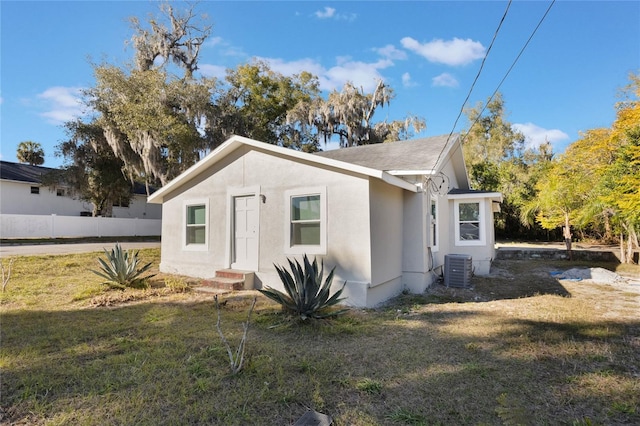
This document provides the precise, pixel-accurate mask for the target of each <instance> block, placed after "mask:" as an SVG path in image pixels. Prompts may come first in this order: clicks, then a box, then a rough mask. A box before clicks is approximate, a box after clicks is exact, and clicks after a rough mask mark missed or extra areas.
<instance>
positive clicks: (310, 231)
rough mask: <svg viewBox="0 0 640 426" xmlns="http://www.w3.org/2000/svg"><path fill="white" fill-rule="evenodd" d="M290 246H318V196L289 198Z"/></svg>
mask: <svg viewBox="0 0 640 426" xmlns="http://www.w3.org/2000/svg"><path fill="white" fill-rule="evenodd" d="M291 245H292V246H299V245H305V246H310V245H311V246H318V245H320V195H319V194H315V195H303V196H301V197H291Z"/></svg>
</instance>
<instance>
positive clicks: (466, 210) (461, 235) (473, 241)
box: [455, 200, 485, 245]
mask: <svg viewBox="0 0 640 426" xmlns="http://www.w3.org/2000/svg"><path fill="white" fill-rule="evenodd" d="M483 217H484V200H478V201H458V200H456V202H455V220H456V230H455V231H456V245H482V244H484V242H485V229H484V219H483Z"/></svg>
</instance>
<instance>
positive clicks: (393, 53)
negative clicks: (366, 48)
mask: <svg viewBox="0 0 640 426" xmlns="http://www.w3.org/2000/svg"><path fill="white" fill-rule="evenodd" d="M373 50H374V51H375V52H376V53H377V54H378V55H380V56H383V57H385V58H387V59H394V60H402V59H407V53H406V52H405V51H404V50H400V49H398V48H396V47H395V46H394V45H393V44H387V45H386V46H384V47H379V48H377V49H373Z"/></svg>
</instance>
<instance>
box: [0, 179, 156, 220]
mask: <svg viewBox="0 0 640 426" xmlns="http://www.w3.org/2000/svg"><path fill="white" fill-rule="evenodd" d="M32 186H35V187H38V188H39V191H40V193H39V194H32V193H31V187H32ZM92 210H93V204H92V203H89V202H86V201H82V200H78V199H75V198H72V197H68V196H58V195H57V192H56V189H55V188H49V187H46V186H41V185H37V184H33V183H28V182H14V181H6V180H2V181H0V213H2V214H25V215H51V214H56V215H59V216H80V213H81V212H91V211H92ZM113 217H118V218H139V219H161V218H162V207H161V206H159V205H157V204H147V200H146V196H143V195H137V194H136V195H134V197H133V198H132V199H131V202H130V203H129V207H114V208H113Z"/></svg>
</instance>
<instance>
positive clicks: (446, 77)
mask: <svg viewBox="0 0 640 426" xmlns="http://www.w3.org/2000/svg"><path fill="white" fill-rule="evenodd" d="M431 84H432V85H433V86H436V87H458V80H457V79H456V78H455V77H454V76H452V75H451V74H449V73H447V72H443V73H442V74H440V75H438V76H436V77H433V78H432V79H431Z"/></svg>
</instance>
